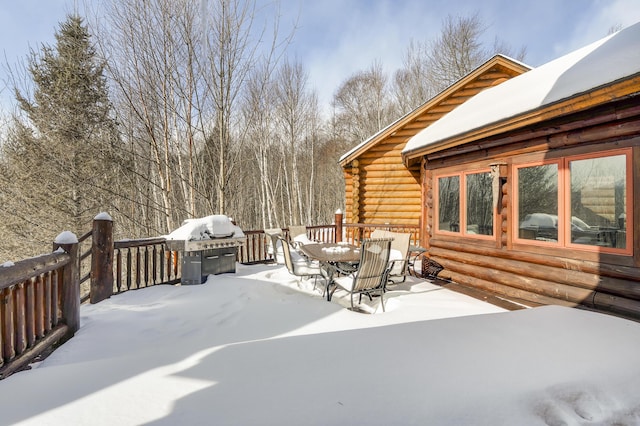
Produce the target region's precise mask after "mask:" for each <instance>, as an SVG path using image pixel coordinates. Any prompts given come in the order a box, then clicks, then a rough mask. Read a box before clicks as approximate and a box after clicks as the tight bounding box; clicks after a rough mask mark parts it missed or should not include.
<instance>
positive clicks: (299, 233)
mask: <svg viewBox="0 0 640 426" xmlns="http://www.w3.org/2000/svg"><path fill="white" fill-rule="evenodd" d="M289 241H291V243H292V244H293V246H294V247H296V248H298V247H299V246H300V245H302V244H313V243H314V242H315V241H312V240H310V239H309V237H307V227H306V226H304V225H302V226H294V225H291V226H289Z"/></svg>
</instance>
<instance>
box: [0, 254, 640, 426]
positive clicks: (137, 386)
mask: <svg viewBox="0 0 640 426" xmlns="http://www.w3.org/2000/svg"><path fill="white" fill-rule="evenodd" d="M312 287H313V281H308V282H302V283H301V284H298V282H297V281H296V280H295V279H294V277H293V276H291V275H289V274H288V273H287V272H286V270H285V269H284V268H283V267H282V266H277V265H255V266H244V265H241V266H240V267H239V268H238V272H237V273H236V274H227V275H217V276H212V277H210V278H209V280H208V281H207V282H206V283H205V284H204V285H190V286H155V287H150V288H145V289H141V290H137V291H129V292H126V293H124V294H120V295H116V296H113V297H111V298H110V299H108V300H106V301H103V302H101V303H99V304H95V305H85V306H83V309H82V319H81V323H82V324H81V329H80V331H79V332H78V333H77V334H76V336H75V337H74V338H73V339H72V340H70V341H69V342H67V343H66V344H65V345H64V346H62V347H61V348H59V349H58V350H56V351H55V352H54V353H53V354H52V355H51V356H50V357H49V358H47V359H46V360H45V361H44V362H43V363H42V364H40V365H39V366H38V367H37V368H34V369H33V370H30V371H25V372H21V373H19V374H15V375H13V376H11V377H9V378H8V379H6V380H4V381H2V382H0V394H1V395H3V397H2V398H1V399H0V410H2V418H3V422H5V423H11V424H13V423H18V422H20V424H23V425H31V424H33V425H36V424H37V425H40V424H48V425H67V424H91V425H113V424H119V425H133V424H148V423H153V424H158V425H160V424H166V425H170V424H243V425H246V424H305V425H312V424H322V425H325V424H333V425H337V424H354V423H360V424H433V425H448V424H451V425H454V424H455V425H458V424H474V425H496V424H587V423H589V424H591V423H594V424H613V423H616V422H619V423H624V424H634V423H637V422H638V421H640V397H638V395H640V380H639V379H640V365H639V364H638V362H637V354H638V353H639V352H640V324H639V323H635V322H631V321H627V320H623V319H619V318H614V317H610V316H606V315H602V314H596V313H591V312H586V311H580V310H575V309H570V308H563V307H555V306H550V307H542V308H535V309H525V310H520V311H515V312H506V311H504V310H502V309H500V308H497V307H496V306H493V305H490V304H487V303H484V302H481V301H478V300H476V299H473V298H471V297H468V296H464V295H461V294H459V293H455V292H451V291H448V290H446V289H443V288H441V287H438V286H435V285H433V284H429V283H427V282H423V281H418V280H417V279H413V278H412V279H410V282H409V283H407V284H406V286H404V287H401V288H399V289H398V290H395V291H391V292H390V293H389V294H388V295H387V296H386V299H385V300H387V301H388V302H387V303H386V305H387V312H385V313H382V312H377V311H376V312H375V313H374V314H372V315H367V314H362V313H357V312H352V311H350V310H348V309H345V308H344V304H345V303H344V302H345V301H344V300H343V299H341V298H340V297H338V296H339V293H336V297H335V299H334V300H335V303H329V302H327V301H326V300H325V299H323V298H322V297H321V296H320V291H315V292H314V291H313V290H312ZM376 306H377V301H375V302H374V304H371V305H370V306H369V308H370V309H371V310H372V311H375V310H376ZM24 395H29V404H24V403H23V402H24V399H23V398H24Z"/></svg>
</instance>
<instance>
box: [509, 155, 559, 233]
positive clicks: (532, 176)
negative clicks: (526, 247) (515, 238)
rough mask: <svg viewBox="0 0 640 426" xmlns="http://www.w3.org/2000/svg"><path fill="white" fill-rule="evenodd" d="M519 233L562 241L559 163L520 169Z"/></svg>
mask: <svg viewBox="0 0 640 426" xmlns="http://www.w3.org/2000/svg"><path fill="white" fill-rule="evenodd" d="M518 220H519V223H520V230H519V236H520V238H524V239H528V240H539V241H558V165H557V164H545V165H542V166H532V167H522V168H520V169H518Z"/></svg>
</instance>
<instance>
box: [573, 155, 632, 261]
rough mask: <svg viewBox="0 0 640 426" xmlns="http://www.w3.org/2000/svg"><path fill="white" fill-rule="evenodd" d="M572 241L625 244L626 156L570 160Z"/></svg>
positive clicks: (613, 244) (608, 244)
mask: <svg viewBox="0 0 640 426" xmlns="http://www.w3.org/2000/svg"><path fill="white" fill-rule="evenodd" d="M569 170H570V175H571V224H570V226H571V242H572V243H574V244H586V245H593V246H602V247H618V248H624V247H626V232H625V228H626V226H625V219H626V216H625V212H626V201H627V200H626V157H625V156H624V155H616V156H611V157H601V158H590V159H584V160H575V161H571V162H569Z"/></svg>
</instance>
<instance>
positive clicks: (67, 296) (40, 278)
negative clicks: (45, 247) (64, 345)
mask: <svg viewBox="0 0 640 426" xmlns="http://www.w3.org/2000/svg"><path fill="white" fill-rule="evenodd" d="M78 265H79V260H78V243H77V242H73V243H70V244H67V243H65V244H54V252H53V253H50V254H46V255H43V256H38V257H34V258H31V259H26V260H21V261H18V262H15V263H6V264H4V265H2V266H1V267H0V379H4V378H5V377H8V376H9V375H11V374H13V373H15V372H16V371H18V370H20V369H23V368H25V367H26V366H27V365H28V364H29V363H30V362H31V361H32V360H33V359H34V358H36V357H37V356H38V355H40V354H42V353H44V352H45V351H47V350H49V349H50V348H52V347H53V346H55V345H57V344H60V343H61V342H63V341H65V340H67V339H69V338H71V337H72V336H73V335H74V333H75V332H76V331H78V329H79V328H80V292H79V288H80V286H79V280H80V277H79V272H78Z"/></svg>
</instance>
